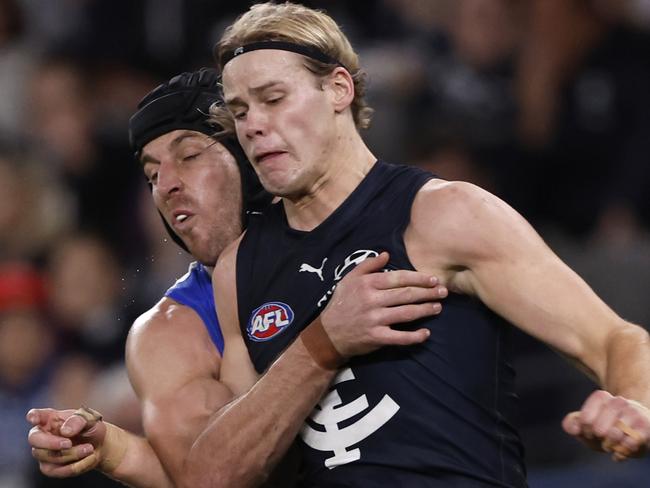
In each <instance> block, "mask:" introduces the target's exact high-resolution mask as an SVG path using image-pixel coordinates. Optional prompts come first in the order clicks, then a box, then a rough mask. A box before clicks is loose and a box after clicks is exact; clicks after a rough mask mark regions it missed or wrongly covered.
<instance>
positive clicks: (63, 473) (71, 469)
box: [39, 452, 98, 478]
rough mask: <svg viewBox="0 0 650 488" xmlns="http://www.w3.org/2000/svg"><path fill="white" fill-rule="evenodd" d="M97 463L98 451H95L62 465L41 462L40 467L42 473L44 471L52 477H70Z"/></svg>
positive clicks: (91, 467) (85, 470)
mask: <svg viewBox="0 0 650 488" xmlns="http://www.w3.org/2000/svg"><path fill="white" fill-rule="evenodd" d="M97 464H98V460H97V453H96V452H93V453H92V454H90V455H88V456H86V457H84V458H83V459H81V460H79V461H77V462H75V463H72V464H64V465H61V464H54V463H47V462H40V463H39V467H40V469H41V473H43V474H44V475H45V476H49V477H50V478H70V477H73V476H77V475H80V474H82V473H85V472H87V471H90V470H91V469H93V468H94V467H95V466H97Z"/></svg>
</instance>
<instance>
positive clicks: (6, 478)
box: [0, 262, 55, 488]
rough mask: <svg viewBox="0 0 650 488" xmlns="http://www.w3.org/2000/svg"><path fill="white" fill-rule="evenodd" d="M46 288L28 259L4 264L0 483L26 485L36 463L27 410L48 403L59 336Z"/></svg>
mask: <svg viewBox="0 0 650 488" xmlns="http://www.w3.org/2000/svg"><path fill="white" fill-rule="evenodd" d="M44 307H45V291H44V287H43V280H42V277H41V276H40V275H39V273H38V272H37V271H36V270H34V269H33V268H32V267H31V266H29V265H28V264H25V263H22V262H11V263H4V264H2V265H0V430H1V431H2V435H1V436H0V486H2V487H9V486H11V487H16V488H19V487H21V486H23V483H24V479H23V474H24V473H25V472H26V471H27V468H30V467H31V465H32V464H33V459H32V457H31V453H30V450H29V447H28V446H27V445H26V443H25V431H26V422H25V412H26V410H27V409H29V408H31V407H32V406H33V405H47V404H48V402H49V401H50V399H51V397H50V396H49V388H48V386H49V385H48V380H49V376H50V371H51V366H52V364H53V357H54V355H55V349H54V338H53V335H52V333H51V329H50V327H49V325H48V323H47V321H46V318H45V316H44V315H43V311H44Z"/></svg>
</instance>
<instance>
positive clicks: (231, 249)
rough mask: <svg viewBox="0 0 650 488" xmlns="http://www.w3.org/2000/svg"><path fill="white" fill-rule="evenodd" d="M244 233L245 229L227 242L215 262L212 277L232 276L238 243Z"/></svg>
mask: <svg viewBox="0 0 650 488" xmlns="http://www.w3.org/2000/svg"><path fill="white" fill-rule="evenodd" d="M245 235H246V231H244V233H243V234H242V235H240V236H239V237H238V238H237V239H235V240H234V241H233V242H231V243H230V244H228V245H227V246H226V248H225V249H224V250H223V251H222V252H221V254H220V255H219V259H218V260H217V264H216V265H215V268H214V273H213V277H214V278H219V279H223V278H224V277H225V278H228V277H232V278H234V274H235V269H236V265H237V251H238V250H239V244H241V241H242V239H243V238H244V236H245Z"/></svg>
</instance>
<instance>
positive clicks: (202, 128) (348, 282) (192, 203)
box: [27, 69, 440, 488]
mask: <svg viewBox="0 0 650 488" xmlns="http://www.w3.org/2000/svg"><path fill="white" fill-rule="evenodd" d="M218 82H219V80H218V76H217V73H216V72H215V71H214V70H210V69H201V70H199V71H196V72H193V73H183V74H181V75H178V76H175V77H174V78H172V79H171V80H169V81H168V82H166V83H163V84H162V85H160V86H159V87H157V88H155V89H154V90H153V91H152V92H151V93H149V94H148V95H147V96H146V97H144V98H143V99H142V101H141V102H140V104H139V105H138V111H137V112H136V114H135V115H134V116H133V117H132V118H131V120H130V124H129V135H130V141H131V145H132V147H133V150H134V152H135V157H136V159H137V160H138V161H139V163H140V164H142V167H143V170H144V173H145V175H146V177H147V180H148V182H149V184H150V187H151V192H152V197H153V200H154V203H155V205H156V208H157V209H158V211H159V212H160V214H161V216H162V218H163V222H164V223H165V225H166V226H167V229H168V230H169V232H170V234H171V236H172V238H174V240H175V241H176V242H177V243H178V244H179V245H181V246H182V247H183V248H185V249H187V250H188V251H189V252H190V253H191V254H192V255H193V256H194V257H195V258H196V259H197V261H196V262H194V263H192V265H191V266H190V270H189V271H188V273H187V274H186V275H185V276H184V277H182V278H180V279H179V280H178V281H177V283H176V284H175V285H174V286H172V287H171V288H170V289H169V290H168V291H167V292H166V294H165V297H164V298H162V299H161V300H160V301H159V302H158V303H157V304H156V305H155V306H154V307H152V308H151V309H150V310H149V311H147V312H146V313H144V314H143V315H142V316H141V317H140V318H138V319H137V320H136V322H135V323H134V325H133V327H132V329H131V332H130V335H129V339H128V342H127V348H126V349H127V354H126V363H127V367H128V370H129V376H130V379H131V382H132V384H133V386H134V389H135V391H136V393H137V395H138V397H139V399H140V400H141V405H142V413H143V424H144V430H145V432H146V437H144V438H143V437H140V436H137V435H135V434H132V433H130V432H127V431H125V430H123V429H121V428H120V427H118V426H116V425H113V424H111V423H109V422H106V421H104V420H102V417H101V414H99V413H98V412H97V411H95V410H93V409H90V408H87V407H82V408H79V409H77V410H54V409H32V410H30V411H29V412H28V414H27V419H28V420H29V421H30V422H31V423H32V425H33V428H32V429H31V431H30V434H29V443H30V445H31V446H32V452H33V455H34V457H35V458H36V459H37V460H38V461H39V464H40V469H41V472H42V473H43V474H46V475H48V476H52V477H72V476H76V475H78V474H81V473H84V472H86V471H89V470H91V469H97V470H99V471H101V472H103V473H105V474H107V475H108V476H110V477H112V478H114V479H117V480H119V481H121V482H123V483H125V484H128V485H129V486H134V487H150V486H156V487H158V488H165V487H172V486H179V485H180V486H238V487H239V486H241V487H243V486H258V485H259V484H260V483H261V481H262V480H261V479H260V476H259V475H258V474H256V475H255V476H254V477H250V476H249V475H248V473H252V472H258V471H259V470H258V468H259V466H260V463H261V464H264V465H268V466H271V465H274V464H276V463H277V460H278V455H276V454H274V453H273V452H269V449H270V450H271V451H273V450H275V448H273V446H275V445H276V444H278V443H280V444H281V445H282V446H283V447H282V449H281V450H282V451H284V450H285V448H286V446H287V445H288V444H290V443H291V442H292V440H293V439H294V438H295V435H296V432H297V431H298V430H299V428H300V426H301V425H302V420H303V418H304V417H305V415H306V414H305V413H304V412H302V411H296V410H295V409H296V406H298V407H299V408H302V409H304V408H305V407H304V403H303V402H295V401H294V398H293V396H292V395H285V394H283V389H284V388H285V387H287V386H289V385H293V386H292V387H293V388H296V387H298V385H300V386H299V387H300V388H303V387H306V388H309V389H311V390H312V391H314V392H316V393H315V395H317V396H320V394H322V392H323V391H325V389H326V388H327V387H328V385H329V382H330V381H331V373H330V372H329V371H328V372H326V373H325V375H322V374H320V369H321V366H320V365H319V364H316V363H313V361H312V358H311V355H310V354H309V353H307V352H306V351H305V349H304V346H303V344H302V342H300V341H298V342H297V344H296V345H295V346H292V347H289V348H288V349H287V355H286V356H285V357H282V358H280V359H279V360H278V362H277V363H276V365H277V367H272V368H270V369H269V371H268V374H267V375H266V376H265V378H264V379H263V380H262V381H260V382H259V383H258V385H257V387H256V388H255V391H250V392H243V391H239V390H232V389H231V388H230V385H231V384H235V383H237V380H235V379H236V378H238V377H239V376H241V375H242V374H247V372H245V371H241V370H237V369H233V368H230V369H228V368H227V365H226V363H227V358H228V357H229V356H232V355H238V354H246V355H247V354H248V353H247V351H246V350H245V349H241V348H238V347H236V346H234V347H228V344H229V342H228V338H225V343H226V347H225V350H224V337H222V335H221V331H220V328H219V324H218V321H217V315H216V310H215V305H214V299H213V290H212V286H211V276H210V272H211V269H212V267H213V266H214V263H215V262H216V261H217V258H218V257H219V255H220V254H221V252H222V250H223V249H224V247H226V246H228V245H230V244H231V243H232V242H234V241H236V240H237V237H238V236H239V235H240V234H241V231H242V228H243V226H244V224H245V223H246V220H247V218H248V216H249V215H250V214H252V213H258V212H262V211H263V210H264V208H265V206H267V205H268V203H269V201H270V196H269V194H268V193H266V192H265V191H264V190H263V188H262V187H261V186H260V184H259V181H258V179H257V176H256V174H255V172H254V171H253V170H252V169H251V167H250V165H249V164H248V162H247V160H246V158H245V157H244V155H243V152H242V151H241V149H240V148H239V144H238V143H237V141H236V140H235V139H228V138H225V139H222V138H219V137H218V136H216V135H215V134H218V133H219V131H220V127H215V126H213V125H211V124H210V123H208V122H207V113H208V111H209V108H210V106H211V105H212V104H213V103H215V102H219V101H220V98H219V84H218ZM372 271H374V270H373V268H368V269H366V270H365V272H364V273H357V274H356V275H355V274H354V273H352V276H349V277H347V276H346V277H345V278H344V279H343V280H342V281H341V283H340V286H341V287H342V288H343V289H345V287H346V286H348V287H351V288H355V287H357V285H358V284H359V283H360V282H362V281H364V280H368V279H372V280H373V283H374V285H373V286H375V285H376V286H378V287H380V288H382V290H383V291H382V292H386V293H390V292H399V291H400V290H399V289H400V287H404V288H410V289H411V290H413V289H414V288H420V289H421V292H420V294H419V295H418V300H427V299H428V300H432V301H433V300H437V299H439V297H440V294H439V292H440V288H438V287H436V286H435V282H433V281H431V279H430V277H429V276H428V275H421V274H417V273H412V274H408V275H404V274H401V272H395V273H390V275H391V276H387V275H388V273H381V272H376V273H371V272H372ZM377 271H379V270H378V269H377ZM395 281H397V282H399V283H400V284H397V283H395ZM389 282H392V284H389ZM355 283H356V284H355ZM375 291H377V290H375ZM382 292H380V294H381V293H382ZM363 295H364V293H363V292H360V293H358V294H357V295H356V296H355V301H353V302H351V301H346V300H342V301H337V300H336V297H337V296H338V292H334V299H333V302H338V303H336V306H333V307H329V313H330V317H333V318H332V319H330V321H329V322H328V323H327V327H339V328H342V327H345V328H348V329H350V327H348V326H349V325H350V324H355V328H354V329H350V330H354V331H355V332H357V334H356V335H352V336H350V340H349V343H350V345H351V346H352V345H353V344H354V343H355V342H364V341H366V338H365V337H364V335H363V333H364V331H365V330H367V329H364V327H356V323H357V322H363V323H364V324H367V325H372V324H373V320H371V319H367V318H366V319H365V320H363V321H361V320H360V318H359V313H360V312H364V313H366V312H367V313H370V312H372V310H362V311H359V310H357V309H356V306H357V303H358V302H357V301H356V299H357V298H363ZM361 302H363V300H361ZM386 306H388V305H377V308H382V307H386ZM423 306H427V307H428V308H427V310H428V311H427V313H437V311H438V309H436V308H434V307H431V305H430V304H425V305H423ZM390 308H391V310H392V311H393V313H395V317H396V322H399V321H400V320H401V318H400V317H401V316H400V313H408V309H407V308H406V307H400V303H391V305H390ZM337 317H338V318H337ZM315 371H316V372H318V374H314V372H315ZM235 397H238V398H237V401H236V403H231V404H230V405H229V407H228V408H223V407H224V406H225V405H226V404H229V402H232V401H233V400H234V398H235ZM260 398H261V401H262V402H263V403H264V404H265V405H266V407H265V409H263V411H260V410H259V409H257V408H256V409H254V410H251V409H250V408H249V407H248V405H249V404H250V402H251V400H253V401H254V403H255V404H257V402H258V401H260ZM235 404H236V405H237V408H232V406H233V405H235ZM199 438H202V439H209V442H210V443H213V444H215V445H216V444H218V445H222V444H227V445H230V446H231V447H232V451H231V453H230V454H229V455H228V456H224V457H223V458H222V459H213V460H211V461H210V462H211V463H215V464H218V465H219V466H220V467H219V469H218V471H219V476H218V478H219V479H212V480H204V484H202V483H194V481H193V478H194V476H193V474H192V473H191V472H190V471H189V470H191V469H192V468H191V467H189V466H188V465H187V462H186V460H187V458H188V455H189V453H190V451H191V450H192V449H194V448H195V446H196V445H197V440H198V439H199ZM289 461H290V462H289V463H288V464H289V466H287V463H285V464H284V465H281V466H280V469H279V470H276V471H275V472H274V474H273V475H272V476H271V477H270V479H269V480H268V481H267V483H266V485H265V486H278V487H290V486H292V483H293V481H292V480H293V479H294V474H293V471H294V470H293V469H292V466H291V464H292V462H293V461H292V460H291V459H290V460H289ZM270 471H271V470H270V469H269V470H265V475H264V476H263V477H262V478H266V477H267V476H269V473H270ZM188 480H189V481H188Z"/></svg>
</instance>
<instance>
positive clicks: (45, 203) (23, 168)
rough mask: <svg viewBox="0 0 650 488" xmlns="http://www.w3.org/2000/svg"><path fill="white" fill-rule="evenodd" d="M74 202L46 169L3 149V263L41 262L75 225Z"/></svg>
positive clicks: (0, 242)
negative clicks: (51, 246) (50, 176)
mask: <svg viewBox="0 0 650 488" xmlns="http://www.w3.org/2000/svg"><path fill="white" fill-rule="evenodd" d="M72 220H73V217H72V215H71V212H70V199H69V198H68V196H67V195H65V194H64V193H63V190H62V188H61V187H59V186H58V185H57V182H56V180H52V179H50V178H48V174H47V173H46V172H45V171H44V168H42V167H39V166H38V165H35V164H30V163H29V162H28V161H27V159H26V157H25V155H24V154H22V153H19V152H15V151H9V150H6V149H2V148H0V259H14V258H27V259H38V258H40V257H42V256H43V254H45V253H46V251H47V248H48V246H50V245H51V244H52V242H53V241H54V239H56V238H58V237H59V236H60V234H61V233H62V232H64V231H65V230H66V229H68V228H69V226H70V225H71V224H72Z"/></svg>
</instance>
